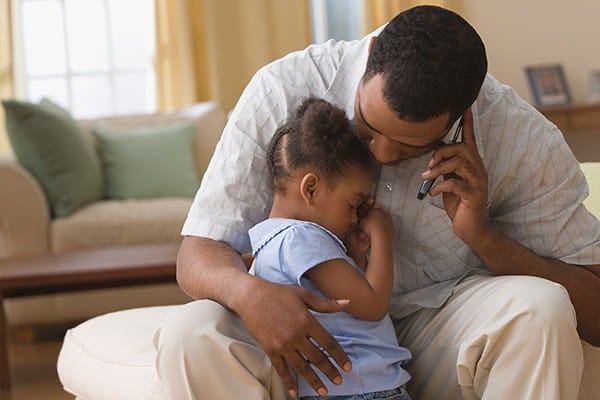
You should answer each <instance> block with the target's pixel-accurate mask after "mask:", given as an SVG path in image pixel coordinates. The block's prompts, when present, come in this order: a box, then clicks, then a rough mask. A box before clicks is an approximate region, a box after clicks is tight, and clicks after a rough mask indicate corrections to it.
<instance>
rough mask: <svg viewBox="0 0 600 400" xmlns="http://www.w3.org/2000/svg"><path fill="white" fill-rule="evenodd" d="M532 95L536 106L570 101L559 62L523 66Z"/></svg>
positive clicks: (569, 94)
mask: <svg viewBox="0 0 600 400" xmlns="http://www.w3.org/2000/svg"><path fill="white" fill-rule="evenodd" d="M525 70H526V72H527V78H528V79H529V85H530V87H531V91H532V92H533V97H534V100H535V103H536V105H538V106H560V105H566V104H570V103H571V93H570V91H569V86H568V85H567V80H566V78H565V73H564V70H563V68H562V66H561V65H560V64H555V65H540V66H531V67H526V68H525Z"/></svg>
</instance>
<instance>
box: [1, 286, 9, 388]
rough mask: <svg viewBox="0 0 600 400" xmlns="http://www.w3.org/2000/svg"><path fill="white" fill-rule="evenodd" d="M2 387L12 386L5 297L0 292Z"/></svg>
mask: <svg viewBox="0 0 600 400" xmlns="http://www.w3.org/2000/svg"><path fill="white" fill-rule="evenodd" d="M0 388H2V389H8V388H10V368H9V364H8V326H7V323H6V315H5V314H4V297H3V296H2V294H1V293H0Z"/></svg>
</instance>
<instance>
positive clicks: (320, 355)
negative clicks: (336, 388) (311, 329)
mask: <svg viewBox="0 0 600 400" xmlns="http://www.w3.org/2000/svg"><path fill="white" fill-rule="evenodd" d="M318 346H319V344H318V343H317V340H316V339H313V341H310V340H308V344H307V345H306V346H304V347H303V348H302V349H300V353H302V354H303V355H304V358H306V359H307V360H308V361H309V362H310V363H311V364H312V365H313V366H314V367H316V368H318V369H319V370H321V372H323V373H324V374H325V376H326V377H327V378H328V379H329V380H330V381H331V382H333V383H334V384H336V385H339V384H340V383H342V376H341V375H340V372H339V371H338V369H337V368H336V367H335V366H334V365H333V364H332V363H331V361H330V360H329V358H328V357H327V355H326V354H325V353H324V352H323V351H321V349H319V348H318Z"/></svg>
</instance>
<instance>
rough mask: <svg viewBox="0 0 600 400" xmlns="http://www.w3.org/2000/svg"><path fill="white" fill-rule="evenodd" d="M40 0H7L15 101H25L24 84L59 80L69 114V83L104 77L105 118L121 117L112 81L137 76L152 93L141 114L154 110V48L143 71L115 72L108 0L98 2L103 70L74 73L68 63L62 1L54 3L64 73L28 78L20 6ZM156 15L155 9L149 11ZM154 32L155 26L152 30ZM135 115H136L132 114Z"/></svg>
mask: <svg viewBox="0 0 600 400" xmlns="http://www.w3.org/2000/svg"><path fill="white" fill-rule="evenodd" d="M39 1H40V0H10V9H11V16H10V17H11V34H12V43H11V44H12V49H13V50H12V52H13V60H12V63H13V84H14V95H15V98H20V99H25V100H27V101H29V100H30V99H31V98H30V93H29V89H28V84H29V82H30V81H31V80H35V79H45V78H63V79H65V81H66V88H65V89H66V91H67V103H68V104H66V106H67V108H68V109H69V110H70V111H71V112H73V110H74V102H75V99H74V97H75V93H74V92H73V84H72V79H73V78H77V77H103V78H104V77H106V78H107V80H108V82H109V88H108V90H109V96H110V100H109V101H110V104H109V109H110V111H109V114H110V115H123V114H127V113H129V112H127V111H119V110H117V106H118V99H117V94H116V93H117V85H116V79H117V76H119V75H120V74H128V73H133V74H136V75H139V76H144V77H146V78H148V77H149V75H151V76H150V78H151V79H152V80H153V82H149V83H148V85H149V86H147V88H146V89H154V90H152V91H153V93H154V95H153V97H152V98H149V97H148V94H145V95H144V96H145V97H146V101H147V102H148V103H147V105H146V106H145V107H144V108H145V111H142V113H153V112H155V111H156V110H157V104H158V98H157V93H156V85H157V71H156V67H155V63H154V59H155V57H156V48H155V49H154V51H153V55H152V57H151V60H149V61H148V62H147V63H146V65H145V66H143V67H141V66H140V67H129V68H119V67H116V62H115V56H114V47H113V39H112V37H111V36H112V35H111V32H110V27H111V17H110V12H109V0H99V1H101V2H102V4H103V6H104V9H105V10H106V13H105V18H106V27H107V29H106V35H107V41H106V43H107V51H108V55H107V58H108V59H107V63H108V66H107V69H106V70H102V69H96V70H91V71H85V72H74V71H73V69H72V67H71V63H70V60H69V50H70V49H69V47H70V46H69V39H68V29H67V16H66V4H65V2H66V0H56V1H58V2H59V3H60V6H61V12H62V24H63V32H64V43H63V45H64V46H65V58H66V59H65V67H66V70H65V73H64V74H63V73H59V74H47V75H39V76H36V75H30V74H29V73H28V71H27V67H26V60H25V41H24V22H25V21H24V16H23V4H24V3H31V2H39ZM153 13H154V14H155V13H156V9H155V10H154V11H153ZM154 23H156V18H155V19H154ZM154 29H156V26H155V27H154ZM148 69H151V71H152V73H151V74H149V71H148ZM135 113H139V112H135ZM102 116H106V115H102V114H100V113H99V114H98V115H94V116H91V115H90V116H88V115H86V116H83V118H85V119H87V118H95V117H102Z"/></svg>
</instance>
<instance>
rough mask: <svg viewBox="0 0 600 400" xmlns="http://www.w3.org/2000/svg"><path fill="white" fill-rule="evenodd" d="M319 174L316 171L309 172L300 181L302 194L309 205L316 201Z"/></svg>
mask: <svg viewBox="0 0 600 400" xmlns="http://www.w3.org/2000/svg"><path fill="white" fill-rule="evenodd" d="M319 182H320V179H319V176H318V175H317V174H315V173H314V172H307V173H306V175H304V176H303V177H302V180H301V181H300V196H302V199H303V200H304V202H305V203H306V204H307V205H312V204H313V202H314V198H315V195H316V193H317V189H318V187H319Z"/></svg>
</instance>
